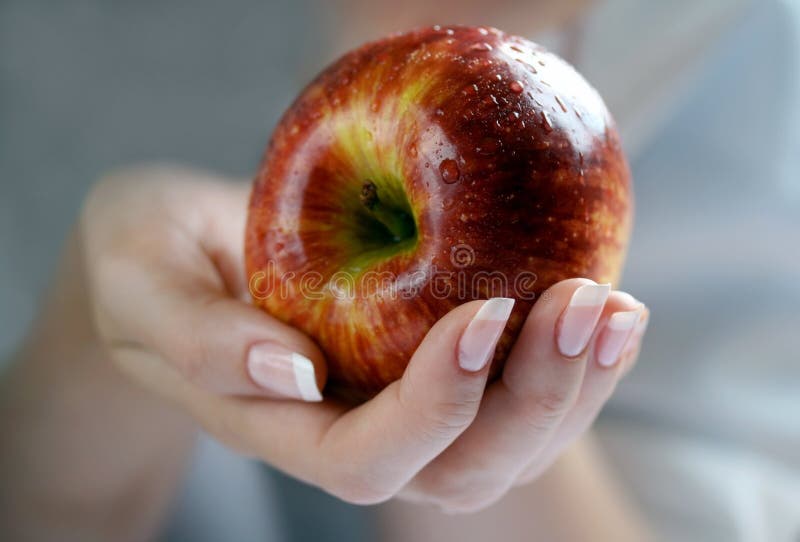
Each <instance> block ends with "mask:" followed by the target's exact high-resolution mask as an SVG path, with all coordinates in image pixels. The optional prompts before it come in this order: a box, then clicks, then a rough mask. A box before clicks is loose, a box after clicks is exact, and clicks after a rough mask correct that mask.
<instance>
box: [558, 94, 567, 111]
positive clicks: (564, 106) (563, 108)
mask: <svg viewBox="0 0 800 542" xmlns="http://www.w3.org/2000/svg"><path fill="white" fill-rule="evenodd" d="M556 101H557V102H558V105H559V106H560V107H561V111H563V112H564V113H566V112H567V106H566V105H564V102H562V101H561V98H560V97H559V96H556Z"/></svg>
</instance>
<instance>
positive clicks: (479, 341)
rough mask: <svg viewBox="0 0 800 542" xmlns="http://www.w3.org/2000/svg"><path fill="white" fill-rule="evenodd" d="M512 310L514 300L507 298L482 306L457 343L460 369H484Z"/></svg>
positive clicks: (492, 299)
mask: <svg viewBox="0 0 800 542" xmlns="http://www.w3.org/2000/svg"><path fill="white" fill-rule="evenodd" d="M512 308H514V300H513V299H511V298H508V297H493V298H491V299H489V300H488V301H486V303H484V304H483V306H482V307H481V308H480V310H479V311H478V313H477V314H476V315H475V316H474V317H473V318H472V321H471V322H470V323H469V325H468V326H467V329H465V330H464V334H463V335H461V340H460V341H459V342H458V364H459V365H460V366H461V368H462V369H464V370H465V371H471V372H476V371H480V370H481V369H483V368H484V367H486V364H487V363H489V360H491V359H492V356H493V355H494V348H495V346H496V345H497V341H498V340H499V339H500V335H502V334H503V330H504V329H505V327H506V322H508V317H509V316H511V309H512Z"/></svg>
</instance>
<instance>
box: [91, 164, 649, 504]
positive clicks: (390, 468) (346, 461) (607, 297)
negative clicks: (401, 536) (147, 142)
mask: <svg viewBox="0 0 800 542" xmlns="http://www.w3.org/2000/svg"><path fill="white" fill-rule="evenodd" d="M248 189H249V186H245V185H243V184H233V183H229V182H223V180H221V179H217V178H213V177H211V176H209V175H207V174H202V173H197V172H192V171H187V170H180V169H171V168H139V169H133V170H128V171H124V172H121V173H118V174H116V175H113V176H111V177H109V178H108V179H105V180H104V181H102V182H101V183H99V184H98V186H97V187H96V188H95V189H94V191H93V193H92V194H91V195H90V197H89V199H88V201H87V204H86V206H85V209H84V213H83V216H82V222H81V237H82V244H83V250H84V254H85V266H86V269H87V274H88V283H89V286H90V294H91V300H92V306H93V311H94V315H95V322H96V327H97V330H98V333H99V335H100V337H101V338H102V341H103V342H104V344H105V345H106V347H107V348H108V350H109V352H110V354H111V357H112V359H113V360H114V361H115V363H116V364H117V365H118V366H119V367H120V368H121V369H122V370H123V371H124V372H125V373H127V374H129V375H130V376H132V377H133V378H135V379H136V380H138V381H139V382H140V383H142V384H143V385H144V386H145V387H147V388H148V389H150V390H151V391H153V392H155V393H157V394H160V395H162V396H164V397H166V398H168V399H169V400H171V401H173V402H174V403H175V404H176V405H177V406H178V407H179V408H181V409H183V410H185V411H187V412H188V413H189V414H190V415H191V416H193V417H194V418H195V419H196V420H197V421H198V422H199V423H200V424H201V425H202V426H203V427H204V428H205V430H207V431H208V432H209V433H211V434H212V435H214V436H215V437H217V438H218V439H219V440H221V441H223V442H225V443H227V444H228V445H230V446H232V447H233V448H235V449H237V450H239V451H242V452H244V453H248V454H252V455H254V456H257V457H259V458H261V459H263V460H264V461H266V462H268V463H270V464H272V465H273V466H275V467H277V468H279V469H281V470H283V471H285V472H287V473H289V474H291V475H293V476H295V477H297V478H299V479H301V480H304V481H306V482H309V483H311V484H314V485H317V486H319V487H321V488H323V489H325V490H326V491H328V492H330V493H332V494H334V495H336V496H338V497H340V498H342V499H344V500H346V501H349V502H351V503H362V504H368V503H377V502H381V501H384V500H387V499H389V498H391V497H393V496H396V495H399V496H401V497H404V498H408V499H413V500H416V501H424V502H432V503H436V504H437V505H439V506H441V507H442V508H444V509H447V510H450V511H472V510H477V509H480V508H482V507H485V506H487V505H488V504H490V503H492V502H494V501H496V500H497V499H499V498H500V497H501V496H502V495H503V494H504V493H505V492H506V491H507V490H508V489H509V488H510V487H512V486H513V485H515V484H519V483H525V482H529V481H531V480H534V479H535V478H536V477H537V476H538V475H539V474H541V473H542V472H543V471H544V470H545V469H546V468H547V467H548V466H549V465H550V464H551V463H552V462H553V461H554V460H555V459H556V458H557V457H558V456H559V454H560V453H561V452H562V451H564V450H565V449H566V448H567V447H568V446H569V445H570V443H571V442H572V441H573V440H574V439H576V438H577V437H578V436H580V435H581V434H582V433H583V432H585V431H586V430H587V429H588V427H589V426H590V425H591V423H592V421H593V420H594V418H595V416H596V415H597V413H598V411H599V410H600V408H601V407H602V405H603V404H604V402H605V401H606V399H607V398H608V397H609V395H610V394H611V392H612V391H613V389H614V386H615V384H616V383H617V381H618V380H619V378H620V376H621V375H622V374H623V373H624V372H625V371H627V370H629V369H630V367H631V366H632V365H633V363H634V362H635V360H636V357H637V355H638V348H639V343H640V340H641V337H642V334H643V332H644V327H645V324H646V321H647V310H646V309H645V308H644V306H643V305H642V304H641V303H639V302H638V301H636V300H635V299H634V298H633V297H631V296H630V295H628V294H624V293H621V292H616V291H614V292H611V291H610V288H609V287H608V286H607V285H597V284H595V283H593V282H592V281H590V280H587V279H571V280H566V281H564V282H561V283H559V284H557V285H555V286H553V287H552V288H550V289H549V290H548V291H547V292H546V293H545V294H544V295H543V296H542V298H541V299H540V300H539V301H538V302H537V303H536V304H535V305H534V307H533V309H532V310H531V311H530V314H529V315H528V316H527V320H526V322H525V324H524V326H523V329H522V332H521V333H520V335H519V338H518V340H517V342H516V344H515V346H514V347H513V349H512V351H511V354H510V356H509V358H508V361H507V363H506V365H505V369H504V371H503V374H502V378H500V379H498V380H497V381H495V382H493V383H491V384H489V385H488V387H487V386H486V378H487V373H488V368H487V366H486V361H487V360H489V359H491V356H492V353H493V351H494V345H495V342H496V340H497V338H498V337H499V335H500V333H501V332H502V330H503V327H504V326H505V322H506V319H507V318H508V314H509V312H510V310H511V306H512V304H513V301H511V300H507V299H503V298H495V299H492V300H488V301H473V302H469V303H466V304H464V305H461V306H459V307H458V308H456V309H454V310H453V311H452V312H450V313H449V314H447V315H446V316H445V317H444V318H442V319H441V320H440V321H439V322H438V323H437V324H436V325H435V326H434V327H433V329H431V331H430V332H429V333H428V335H427V336H426V338H425V339H424V340H423V342H422V344H421V345H420V346H419V348H418V349H417V351H416V352H415V353H414V355H413V357H412V359H411V361H410V363H409V365H408V368H407V370H406V372H405V374H404V375H403V377H402V378H401V379H400V380H399V381H397V382H395V383H393V384H391V385H390V386H389V387H387V388H386V389H385V390H383V391H382V392H381V393H380V394H379V395H377V396H376V397H375V398H374V399H372V400H370V401H368V402H366V403H364V404H362V405H360V406H358V407H356V408H349V407H347V406H346V405H343V404H340V403H338V402H336V401H333V400H330V399H327V400H324V401H321V395H320V392H319V390H321V389H323V387H324V384H325V378H326V371H325V361H324V357H323V354H322V352H320V350H319V349H318V348H317V347H316V346H315V344H314V343H313V341H311V340H310V339H309V338H308V337H306V336H305V335H303V334H302V333H300V332H299V331H297V330H296V329H293V328H291V327H289V326H287V325H285V324H283V323H281V322H279V321H278V320H276V319H275V318H272V317H271V316H269V315H267V314H265V313H264V312H262V311H261V310H259V309H257V308H255V307H253V306H251V305H250V304H249V303H248V299H249V292H248V289H247V288H248V285H247V282H246V279H245V272H244V269H243V254H242V245H243V242H242V240H243V232H244V222H245V218H246V209H247V194H248ZM286 399H292V400H286Z"/></svg>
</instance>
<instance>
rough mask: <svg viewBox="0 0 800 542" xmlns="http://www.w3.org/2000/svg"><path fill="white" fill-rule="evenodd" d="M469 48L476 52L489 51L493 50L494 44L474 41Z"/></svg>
mask: <svg viewBox="0 0 800 542" xmlns="http://www.w3.org/2000/svg"><path fill="white" fill-rule="evenodd" d="M469 50H470V51H472V52H474V53H488V52H489V51H491V50H492V46H491V45H489V44H488V43H486V42H480V43H473V44H472V45H470V47H469Z"/></svg>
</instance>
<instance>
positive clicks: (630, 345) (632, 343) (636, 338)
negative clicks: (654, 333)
mask: <svg viewBox="0 0 800 542" xmlns="http://www.w3.org/2000/svg"><path fill="white" fill-rule="evenodd" d="M649 321H650V311H649V310H648V309H647V307H644V309H643V310H642V312H641V313H640V315H639V320H638V321H637V322H636V325H635V326H634V327H633V333H631V336H630V338H629V339H628V341H627V342H626V343H625V348H623V349H622V355H623V357H625V356H629V355H631V354H632V353H633V352H634V351H635V350H637V349H638V348H639V346H640V344H641V342H642V338H643V337H644V333H645V331H647V324H648V322H649Z"/></svg>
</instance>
